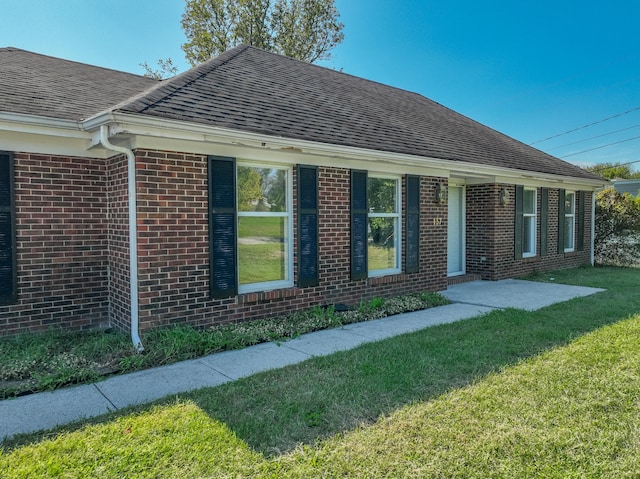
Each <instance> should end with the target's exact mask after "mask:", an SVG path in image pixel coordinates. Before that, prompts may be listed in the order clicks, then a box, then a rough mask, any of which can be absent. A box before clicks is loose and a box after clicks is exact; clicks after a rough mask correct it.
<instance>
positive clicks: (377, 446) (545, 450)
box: [0, 268, 640, 478]
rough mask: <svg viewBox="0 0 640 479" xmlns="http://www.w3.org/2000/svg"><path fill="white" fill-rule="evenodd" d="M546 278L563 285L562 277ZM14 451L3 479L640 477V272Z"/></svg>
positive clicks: (6, 455)
mask: <svg viewBox="0 0 640 479" xmlns="http://www.w3.org/2000/svg"><path fill="white" fill-rule="evenodd" d="M551 278H554V279H553V280H552V279H551ZM536 279H540V280H547V281H555V282H567V283H573V284H581V285H588V286H599V287H605V288H607V289H608V291H607V292H604V293H599V294H597V295H594V296H591V297H587V298H581V299H576V300H572V301H570V302H567V303H563V304H558V305H554V306H551V307H548V308H545V309H543V310H540V311H537V312H530V313H529V312H524V311H518V310H507V311H499V312H493V313H491V314H489V315H486V316H483V317H482V318H477V319H472V320H467V321H462V322H458V323H455V324H451V325H442V326H438V327H434V328H429V329H427V330H424V331H420V332H417V333H413V334H409V335H405V336H401V337H398V338H392V339H389V340H386V341H382V342H380V343H376V344H369V345H364V346H362V347H360V348H357V349H355V350H352V351H345V352H342V353H338V354H335V355H332V356H328V357H324V358H316V359H313V360H309V361H307V362H305V363H303V364H300V365H295V366H291V367H288V368H285V369H282V370H276V371H271V372H266V373H263V374H259V375H256V376H253V377H251V378H247V379H245V380H241V381H237V382H234V383H230V384H226V385H224V386H221V387H218V388H211V389H204V390H201V391H198V392H195V393H192V394H187V395H183V396H181V397H179V398H175V397H174V398H170V399H168V400H166V401H164V402H160V403H158V404H156V405H153V406H146V407H141V408H137V409H133V410H130V411H126V412H121V413H118V414H114V415H111V416H109V417H104V418H102V419H99V420H95V421H92V422H91V424H78V425H75V426H73V427H67V428H62V429H61V430H59V431H57V432H53V433H49V434H46V435H32V436H29V437H26V438H22V439H20V440H19V441H16V442H13V443H10V444H7V445H6V446H5V449H4V451H3V453H2V455H1V456H0V471H8V472H4V474H5V476H6V477H181V478H182V477H376V478H377V477H460V478H475V477H477V478H490V477H496V478H511V477H512V478H526V477H536V478H537V477H552V478H553V477H557V478H572V477H575V478H579V477H584V478H599V477H603V478H624V477H640V459H639V458H640V404H639V403H640V348H639V347H638V344H640V295H638V294H637V290H638V285H640V271H639V270H637V269H635V270H634V269H622V268H597V269H591V268H585V269H578V270H573V271H562V272H554V273H553V274H547V275H540V276H539V277H537V278H536Z"/></svg>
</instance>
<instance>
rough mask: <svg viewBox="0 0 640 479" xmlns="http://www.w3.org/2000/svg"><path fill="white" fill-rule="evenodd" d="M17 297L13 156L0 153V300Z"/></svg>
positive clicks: (8, 300)
mask: <svg viewBox="0 0 640 479" xmlns="http://www.w3.org/2000/svg"><path fill="white" fill-rule="evenodd" d="M16 299H17V270H16V236H15V196H14V191H13V157H12V156H11V155H10V154H8V153H0V302H1V303H10V302H15V301H16Z"/></svg>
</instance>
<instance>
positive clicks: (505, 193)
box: [500, 187, 509, 205]
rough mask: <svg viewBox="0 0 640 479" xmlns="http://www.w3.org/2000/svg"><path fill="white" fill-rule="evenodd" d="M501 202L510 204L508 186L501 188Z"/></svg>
mask: <svg viewBox="0 0 640 479" xmlns="http://www.w3.org/2000/svg"><path fill="white" fill-rule="evenodd" d="M500 204H501V205H508V204H509V190H508V189H507V188H506V187H503V188H502V189H501V190H500Z"/></svg>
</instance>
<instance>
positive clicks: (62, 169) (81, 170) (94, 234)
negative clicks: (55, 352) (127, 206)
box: [0, 153, 109, 334]
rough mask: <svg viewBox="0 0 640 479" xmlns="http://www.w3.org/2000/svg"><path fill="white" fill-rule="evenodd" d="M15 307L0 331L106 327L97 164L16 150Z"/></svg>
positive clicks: (3, 316)
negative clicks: (16, 280)
mask: <svg viewBox="0 0 640 479" xmlns="http://www.w3.org/2000/svg"><path fill="white" fill-rule="evenodd" d="M14 160H15V191H16V230H17V231H16V240H17V267H18V269H17V273H18V302H17V303H16V304H10V305H0V334H14V333H18V332H21V331H26V330H29V331H40V330H45V329H48V328H50V327H54V326H56V327H62V328H66V329H72V330H78V329H88V328H93V327H98V326H106V325H107V323H108V304H109V301H108V281H107V224H106V213H107V202H106V193H105V183H106V168H105V161H104V160H95V159H86V158H73V157H63V156H45V155H36V154H28V153H16V154H15V155H14Z"/></svg>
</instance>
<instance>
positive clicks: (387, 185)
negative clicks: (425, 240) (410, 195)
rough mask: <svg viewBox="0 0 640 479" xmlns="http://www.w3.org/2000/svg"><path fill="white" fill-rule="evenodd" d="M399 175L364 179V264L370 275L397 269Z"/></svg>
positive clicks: (398, 257) (396, 270) (393, 271)
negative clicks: (365, 239) (365, 237)
mask: <svg viewBox="0 0 640 479" xmlns="http://www.w3.org/2000/svg"><path fill="white" fill-rule="evenodd" d="M399 185H400V181H399V180H398V178H389V177H382V176H369V177H368V179H367V207H368V226H367V257H368V261H367V266H368V270H369V275H370V276H382V275H385V274H391V273H397V272H399V271H400V227H399V226H400V205H399V198H400V195H399V191H398V190H399Z"/></svg>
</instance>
